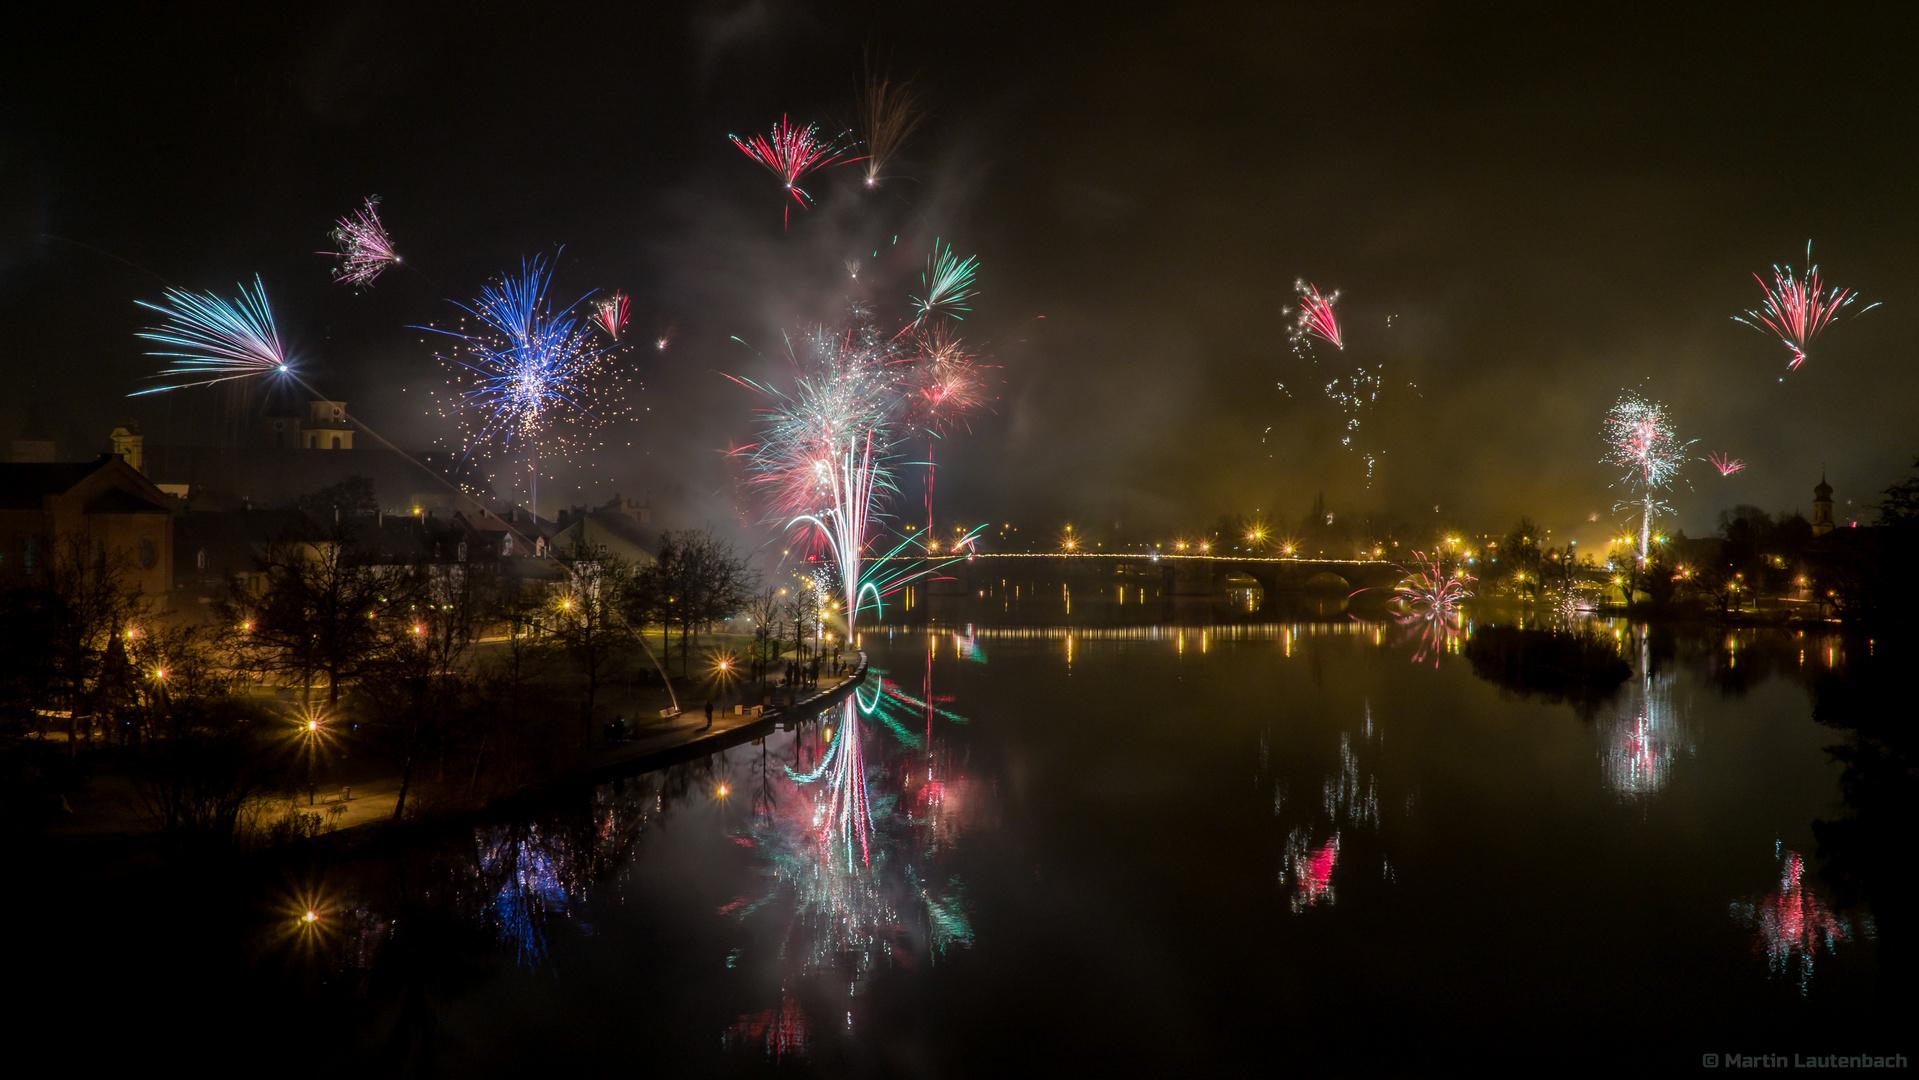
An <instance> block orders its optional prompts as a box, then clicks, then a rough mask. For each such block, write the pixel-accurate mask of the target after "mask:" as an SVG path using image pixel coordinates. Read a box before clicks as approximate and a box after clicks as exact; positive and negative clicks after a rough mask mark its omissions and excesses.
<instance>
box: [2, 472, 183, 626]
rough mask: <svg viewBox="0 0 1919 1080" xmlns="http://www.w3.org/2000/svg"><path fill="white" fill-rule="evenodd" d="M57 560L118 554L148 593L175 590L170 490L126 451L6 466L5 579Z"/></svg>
mask: <svg viewBox="0 0 1919 1080" xmlns="http://www.w3.org/2000/svg"><path fill="white" fill-rule="evenodd" d="M55 559H88V560H92V561H93V562H94V563H95V564H97V565H105V564H107V563H108V562H109V561H110V560H111V561H112V562H115V563H117V564H119V565H123V566H125V567H126V569H127V572H128V573H129V574H130V575H131V576H132V578H133V580H134V581H135V582H136V583H137V584H138V585H139V587H140V591H141V592H142V593H143V594H146V595H149V596H159V595H163V594H166V593H170V592H172V591H173V509H172V506H171V505H170V503H169V500H168V498H167V496H166V494H164V493H163V492H161V490H160V489H159V488H158V487H155V486H154V484H153V482H152V481H151V480H148V479H147V478H146V477H145V476H143V475H141V473H140V470H138V469H136V468H134V467H133V465H132V464H131V463H130V462H129V461H128V460H127V459H126V458H125V457H124V456H122V455H120V454H102V455H100V457H98V458H96V459H95V460H93V461H84V462H10V463H7V464H4V465H0V581H9V582H13V581H25V580H29V579H31V578H33V577H35V576H36V575H39V574H43V573H45V572H46V570H47V568H48V566H49V563H50V560H55Z"/></svg>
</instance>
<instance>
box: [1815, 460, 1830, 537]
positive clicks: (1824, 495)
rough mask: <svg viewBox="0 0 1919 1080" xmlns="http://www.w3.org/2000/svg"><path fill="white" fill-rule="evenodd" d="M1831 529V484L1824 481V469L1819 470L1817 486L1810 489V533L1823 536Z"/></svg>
mask: <svg viewBox="0 0 1919 1080" xmlns="http://www.w3.org/2000/svg"><path fill="white" fill-rule="evenodd" d="M1831 531H1832V485H1831V484H1828V483H1826V470H1825V469H1823V468H1822V469H1820V470H1819V486H1818V487H1816V488H1813V489H1812V534H1813V535H1814V536H1824V535H1826V534H1827V533H1829V532H1831Z"/></svg>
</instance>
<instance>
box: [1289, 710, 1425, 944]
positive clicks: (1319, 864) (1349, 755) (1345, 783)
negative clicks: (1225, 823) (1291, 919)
mask: <svg viewBox="0 0 1919 1080" xmlns="http://www.w3.org/2000/svg"><path fill="white" fill-rule="evenodd" d="M1362 708H1363V715H1362V719H1361V722H1360V727H1359V731H1358V733H1357V735H1358V743H1359V745H1360V746H1361V747H1368V748H1370V749H1371V751H1372V752H1374V753H1377V752H1378V751H1379V749H1380V748H1381V747H1382V746H1383V744H1384V742H1385V733H1384V731H1383V730H1381V729H1380V728H1378V727H1376V726H1375V725H1374V723H1373V710H1372V705H1371V703H1370V702H1368V703H1366V704H1365V705H1363V707H1362ZM1269 759H1270V754H1269V751H1268V747H1267V736H1266V735H1265V733H1262V734H1261V736H1260V746H1259V763H1260V767H1261V769H1262V770H1264V769H1265V768H1266V766H1267V765H1268V763H1269ZM1319 795H1320V797H1319V804H1318V806H1317V807H1316V811H1317V812H1315V813H1313V814H1312V815H1310V816H1309V817H1308V818H1307V820H1305V821H1303V822H1300V823H1298V824H1296V825H1294V826H1293V828H1292V829H1291V830H1290V831H1288V832H1287V834H1286V845H1285V849H1284V853H1283V855H1282V858H1281V864H1280V870H1279V880H1280V883H1281V884H1282V885H1283V886H1285V887H1286V888H1287V890H1288V893H1289V896H1288V900H1289V903H1290V905H1291V907H1292V910H1293V911H1294V913H1296V914H1297V913H1299V912H1303V911H1305V910H1306V909H1307V908H1311V907H1316V906H1318V905H1320V904H1327V905H1331V904H1333V903H1334V902H1335V901H1336V899H1337V892H1336V890H1335V888H1334V884H1333V874H1334V872H1335V871H1336V870H1337V868H1338V866H1339V860H1340V850H1341V847H1340V845H1341V836H1342V831H1344V833H1345V834H1346V835H1347V836H1348V837H1350V836H1351V835H1352V834H1353V833H1354V832H1355V831H1359V830H1364V831H1366V832H1370V833H1371V834H1372V835H1374V836H1375V837H1377V835H1378V834H1379V831H1380V802H1379V778H1378V777H1377V776H1376V775H1374V774H1372V773H1370V772H1366V771H1364V770H1362V769H1361V767H1360V756H1359V752H1358V751H1357V750H1355V749H1354V733H1352V732H1344V731H1342V732H1340V734H1339V764H1338V767H1337V768H1336V769H1335V771H1333V772H1332V773H1330V774H1328V775H1327V776H1326V777H1325V778H1324V779H1323V780H1322V781H1321V782H1320V784H1319ZM1286 806H1287V798H1286V784H1285V782H1284V781H1283V780H1278V779H1275V780H1274V781H1273V814H1274V815H1275V816H1279V817H1283V816H1284V815H1285V813H1286ZM1408 807H1409V808H1410V800H1408ZM1348 842H1349V843H1350V840H1349V841H1348ZM1348 861H1349V863H1350V860H1348ZM1379 866H1380V876H1381V877H1382V878H1383V879H1386V880H1391V878H1392V863H1391V860H1389V859H1387V858H1386V857H1385V856H1384V855H1382V856H1381V857H1380V860H1379Z"/></svg>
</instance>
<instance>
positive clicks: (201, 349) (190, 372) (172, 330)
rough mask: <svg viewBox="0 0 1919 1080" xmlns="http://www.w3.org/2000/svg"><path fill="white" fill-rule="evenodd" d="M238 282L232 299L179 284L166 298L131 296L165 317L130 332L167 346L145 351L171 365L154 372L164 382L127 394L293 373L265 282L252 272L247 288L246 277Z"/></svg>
mask: <svg viewBox="0 0 1919 1080" xmlns="http://www.w3.org/2000/svg"><path fill="white" fill-rule="evenodd" d="M238 288H239V290H240V298H239V300H237V301H228V300H225V299H222V298H221V297H219V296H216V295H214V294H213V293H204V294H202V293H190V292H186V291H184V290H182V289H168V290H167V291H166V299H165V301H164V302H163V303H160V304H151V303H148V302H147V301H145V300H136V301H134V302H135V303H137V304H139V305H140V306H141V307H143V308H146V309H148V310H150V311H157V312H159V313H160V314H161V316H163V317H164V320H165V321H164V322H163V323H162V324H161V325H159V326H155V327H148V328H147V329H144V330H139V331H136V332H135V335H136V336H137V337H142V338H145V339H146V340H148V341H152V342H157V343H158V344H161V345H166V346H171V348H167V349H150V350H148V352H147V355H148V356H158V357H163V358H165V359H166V360H167V361H168V362H169V363H170V364H171V365H172V366H171V367H167V368H164V369H162V370H161V371H160V373H159V374H157V375H155V376H154V378H156V379H165V380H168V385H165V386H155V387H151V388H149V389H146V390H136V391H134V392H133V393H131V394H129V395H127V396H128V397H139V396H141V395H142V394H159V393H164V392H165V391H168V390H182V389H185V388H187V387H190V386H212V385H213V384H214V383H222V382H227V381H230V380H233V379H250V378H253V377H255V376H259V375H269V376H277V375H291V374H293V366H292V364H291V362H290V361H289V360H288V359H287V352H286V346H285V345H284V344H282V343H281V341H280V331H279V329H278V328H277V327H275V326H274V323H273V307H272V305H271V304H269V303H268V302H267V293H266V286H264V285H262V284H261V283H260V278H259V277H258V275H255V277H254V279H253V291H252V292H251V293H249V292H248V291H247V287H246V284H245V283H241V284H240V285H239V286H238Z"/></svg>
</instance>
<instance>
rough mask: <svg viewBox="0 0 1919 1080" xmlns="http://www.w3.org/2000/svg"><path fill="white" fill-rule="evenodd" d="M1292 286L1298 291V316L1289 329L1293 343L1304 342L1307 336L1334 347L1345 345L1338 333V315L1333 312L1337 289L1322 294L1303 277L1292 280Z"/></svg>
mask: <svg viewBox="0 0 1919 1080" xmlns="http://www.w3.org/2000/svg"><path fill="white" fill-rule="evenodd" d="M1293 288H1294V289H1295V290H1297V291H1298V292H1299V316H1298V318H1296V319H1295V320H1294V321H1293V328H1292V330H1291V331H1290V334H1291V337H1292V339H1293V342H1294V344H1296V345H1297V344H1304V343H1305V342H1306V341H1307V340H1308V339H1309V338H1315V337H1316V338H1319V339H1320V340H1322V341H1325V342H1327V343H1329V344H1331V345H1332V346H1333V347H1334V348H1336V349H1344V348H1345V347H1346V342H1345V339H1344V338H1343V337H1342V336H1341V334H1340V329H1339V317H1338V316H1337V315H1335V314H1334V312H1333V305H1334V304H1336V303H1338V302H1339V290H1338V289H1334V290H1333V292H1332V295H1330V296H1326V295H1322V294H1321V293H1320V291H1319V286H1317V285H1311V284H1308V283H1307V282H1306V280H1305V279H1303V278H1302V279H1299V280H1297V281H1294V282H1293Z"/></svg>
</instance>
